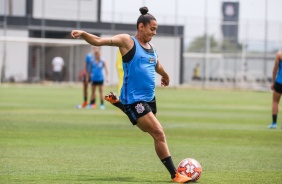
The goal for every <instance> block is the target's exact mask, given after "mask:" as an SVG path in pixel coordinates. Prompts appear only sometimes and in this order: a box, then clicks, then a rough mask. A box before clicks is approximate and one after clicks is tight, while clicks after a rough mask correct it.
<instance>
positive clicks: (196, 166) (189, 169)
mask: <svg viewBox="0 0 282 184" xmlns="http://www.w3.org/2000/svg"><path fill="white" fill-rule="evenodd" d="M177 171H178V172H179V173H180V174H182V175H184V176H188V177H190V178H192V180H193V181H197V180H198V179H199V178H200V176H201V174H202V166H201V165H200V163H199V162H198V161H197V160H195V159H193V158H185V159H183V160H182V161H181V162H180V163H179V164H178V167H177Z"/></svg>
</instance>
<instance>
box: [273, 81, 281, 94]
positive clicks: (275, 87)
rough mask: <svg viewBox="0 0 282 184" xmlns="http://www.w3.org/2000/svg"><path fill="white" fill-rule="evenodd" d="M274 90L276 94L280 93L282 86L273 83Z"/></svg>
mask: <svg viewBox="0 0 282 184" xmlns="http://www.w3.org/2000/svg"><path fill="white" fill-rule="evenodd" d="M274 90H275V91H276V92H277V93H282V84H279V83H277V82H275V84H274Z"/></svg>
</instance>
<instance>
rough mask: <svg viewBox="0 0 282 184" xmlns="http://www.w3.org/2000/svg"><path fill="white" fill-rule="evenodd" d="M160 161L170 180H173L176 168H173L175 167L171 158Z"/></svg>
mask: <svg viewBox="0 0 282 184" xmlns="http://www.w3.org/2000/svg"><path fill="white" fill-rule="evenodd" d="M161 161H162V163H163V164H164V165H165V167H166V169H167V170H168V172H169V173H170V175H171V179H173V178H174V177H175V172H176V168H175V166H174V164H173V161H172V159H171V156H169V157H166V158H164V159H162V160H161Z"/></svg>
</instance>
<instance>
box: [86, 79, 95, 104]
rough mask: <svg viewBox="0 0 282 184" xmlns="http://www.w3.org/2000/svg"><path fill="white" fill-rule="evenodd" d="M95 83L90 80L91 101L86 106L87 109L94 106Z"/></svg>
mask: <svg viewBox="0 0 282 184" xmlns="http://www.w3.org/2000/svg"><path fill="white" fill-rule="evenodd" d="M95 102H96V84H94V83H93V82H92V86H91V101H90V103H89V105H88V106H87V108H88V109H94V108H96V103H95Z"/></svg>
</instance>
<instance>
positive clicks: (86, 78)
mask: <svg viewBox="0 0 282 184" xmlns="http://www.w3.org/2000/svg"><path fill="white" fill-rule="evenodd" d="M91 49H92V48H91ZM93 57H94V49H92V51H91V52H90V53H88V54H87V55H86V57H85V62H84V68H83V69H82V70H81V71H80V73H79V80H80V81H82V89H83V103H82V104H81V105H78V106H77V108H84V107H86V106H87V105H88V85H89V82H90V72H91V71H90V70H91V65H90V64H91V61H92V59H93ZM89 104H90V102H89Z"/></svg>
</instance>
